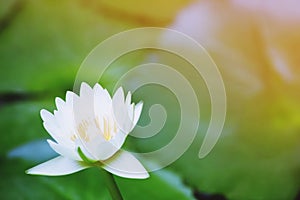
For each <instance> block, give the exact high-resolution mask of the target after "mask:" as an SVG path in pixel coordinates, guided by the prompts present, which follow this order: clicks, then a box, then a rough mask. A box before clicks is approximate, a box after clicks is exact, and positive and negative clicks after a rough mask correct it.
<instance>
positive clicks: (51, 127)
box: [40, 109, 65, 143]
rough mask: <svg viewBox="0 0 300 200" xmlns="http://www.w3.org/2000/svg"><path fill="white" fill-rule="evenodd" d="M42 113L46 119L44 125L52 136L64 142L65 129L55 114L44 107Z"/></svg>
mask: <svg viewBox="0 0 300 200" xmlns="http://www.w3.org/2000/svg"><path fill="white" fill-rule="evenodd" d="M40 115H41V117H42V119H43V121H44V123H43V125H44V128H45V129H46V130H47V132H48V133H49V134H50V135H51V137H52V138H53V139H54V140H55V141H57V142H60V143H64V141H65V139H64V136H63V135H62V134H61V133H62V132H63V131H62V130H61V128H60V127H59V125H58V124H57V122H56V119H55V116H54V115H53V114H52V113H50V112H49V111H47V110H45V109H42V110H41V112H40Z"/></svg>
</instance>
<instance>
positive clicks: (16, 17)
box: [0, 0, 300, 200]
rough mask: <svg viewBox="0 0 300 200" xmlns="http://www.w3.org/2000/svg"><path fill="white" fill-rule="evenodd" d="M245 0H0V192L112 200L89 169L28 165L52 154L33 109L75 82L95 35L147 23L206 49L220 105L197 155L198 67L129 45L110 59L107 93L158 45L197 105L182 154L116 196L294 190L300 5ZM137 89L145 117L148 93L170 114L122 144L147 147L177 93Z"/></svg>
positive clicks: (260, 195) (255, 194)
mask: <svg viewBox="0 0 300 200" xmlns="http://www.w3.org/2000/svg"><path fill="white" fill-rule="evenodd" d="M251 2H252V3H250V1H245V0H238V1H222V2H221V1H204V0H203V1H200V2H197V1H188V0H173V1H171V0H169V1H159V0H154V1H151V2H150V1H138V0H128V1H121V0H115V1H108V0H102V1H96V0H73V1H71V0H64V1H57V0H1V1H0V132H1V133H2V137H1V139H0V164H1V165H0V168H1V170H0V177H1V180H0V194H1V199H8V200H10V199H13V200H15V199H42V198H43V199H45V200H47V199H110V196H109V193H108V191H107V189H106V187H105V183H104V181H103V180H102V177H101V173H99V171H98V170H97V169H88V170H85V171H82V172H79V173H76V174H73V175H70V176H64V177H35V176H29V175H25V172H24V171H25V170H26V169H28V168H30V167H32V166H34V165H35V164H37V163H40V162H41V161H44V160H47V159H48V158H49V157H51V156H54V155H55V154H54V153H53V152H51V151H49V150H48V149H47V148H46V149H44V147H45V144H44V143H43V142H42V141H43V140H44V139H46V138H49V137H50V136H49V135H48V134H47V132H46V131H45V130H44V129H43V127H42V121H41V119H40V116H39V111H40V109H42V108H46V109H49V110H50V111H52V110H54V109H55V105H54V98H55V97H56V96H59V97H62V98H64V94H65V92H66V91H67V90H72V88H73V83H74V80H75V77H76V73H77V70H78V69H79V67H80V64H81V62H82V61H83V59H84V58H85V57H86V56H87V54H88V53H89V52H90V51H91V50H92V49H93V48H94V47H95V46H96V45H97V44H99V43H100V42H101V41H103V40H104V39H106V38H108V37H110V36H111V35H113V34H116V33H119V32H121V31H124V30H128V29H131V28H136V27H145V26H155V27H156V26H157V27H170V28H173V29H176V30H179V31H182V32H184V33H186V34H188V35H190V36H191V37H192V38H194V39H195V40H197V41H198V42H199V43H200V44H202V45H203V46H204V47H205V48H206V49H207V50H208V52H209V53H210V55H211V56H212V58H213V59H214V61H215V62H216V64H217V65H218V67H219V69H220V71H221V74H222V76H223V78H224V82H225V87H226V91H227V98H228V112H227V119H226V125H225V127H224V131H223V134H222V136H221V138H220V140H219V141H218V143H217V145H216V147H215V148H214V149H213V151H212V152H211V153H210V154H209V155H208V156H207V157H205V158H204V159H199V158H198V157H197V156H198V152H199V147H200V145H201V144H202V141H203V137H204V134H205V131H206V129H207V126H208V121H209V119H210V100H209V95H208V94H207V90H206V87H205V84H204V82H203V80H202V79H201V77H198V76H195V73H194V71H193V69H192V68H191V67H190V66H189V65H188V63H186V62H184V61H183V60H181V59H180V58H179V57H176V56H174V55H169V54H167V53H165V52H159V51H152V50H151V51H150V50H145V51H143V52H134V53H131V54H128V55H125V56H124V57H122V58H120V59H118V60H117V61H116V62H114V63H113V64H112V66H111V68H110V69H109V70H108V71H107V72H106V74H105V76H104V77H103V79H101V80H100V82H101V83H102V84H103V85H104V86H105V87H107V88H108V89H109V90H110V92H112V89H113V84H114V83H115V82H116V81H117V80H118V78H119V77H121V76H122V74H124V72H126V71H128V70H129V69H131V68H132V67H134V66H136V65H138V64H141V63H147V62H148V61H149V57H151V56H153V55H155V56H157V58H158V61H159V62H161V63H165V64H168V65H170V66H172V67H174V68H175V69H177V70H178V71H180V73H182V74H184V76H185V77H187V79H188V80H190V82H191V84H192V85H193V87H194V88H195V90H196V91H197V94H198V98H199V102H200V105H199V106H200V109H201V121H200V128H199V131H198V135H197V137H196V138H195V140H194V142H193V144H192V145H191V146H190V148H189V149H188V150H187V151H186V152H185V153H184V155H183V156H182V157H181V158H180V159H178V160H177V161H176V162H174V163H172V164H171V165H170V166H168V167H167V168H165V169H163V170H160V171H158V172H154V173H151V177H150V178H149V179H147V180H130V179H123V178H119V177H116V180H117V183H118V185H119V187H120V190H121V192H122V194H123V196H124V198H125V199H203V200H208V199H216V200H217V199H232V200H243V199H245V200H247V199H249V200H256V199H257V200H264V199H267V200H269V199H270V200H293V199H299V198H300V194H299V192H300V157H299V153H300V94H299V89H300V84H299V83H300V82H299V80H300V79H299V75H300V70H299V65H300V60H299V55H298V54H299V52H300V45H299V44H300V28H299V27H300V17H299V14H297V13H298V12H297V10H296V9H295V8H297V6H300V5H297V4H299V3H297V2H294V1H290V0H289V1H287V2H286V3H285V4H284V5H283V3H282V2H281V1H274V2H273V3H267V2H266V3H263V2H259V1H251ZM278 13H279V14H278ZM128 42H130V41H128ZM169 42H173V43H174V44H175V45H180V44H176V41H169ZM137 76H139V78H142V77H143V76H149V74H137ZM152 76H153V75H152ZM133 81H134V80H133ZM134 99H135V100H136V101H137V100H140V99H141V100H143V101H144V102H145V109H144V111H143V113H142V117H141V121H140V122H139V123H140V124H141V125H146V124H147V123H149V121H150V118H149V116H148V114H147V113H148V109H149V108H150V106H151V105H152V104H155V103H159V104H162V105H163V106H164V107H165V109H166V111H167V113H168V119H167V121H166V124H165V127H164V128H163V129H162V130H161V131H160V133H159V134H157V135H155V136H154V137H152V138H148V139H135V138H132V137H129V138H128V140H127V142H126V145H125V147H126V148H129V149H134V150H136V151H141V152H147V151H150V150H155V149H158V148H160V147H162V146H164V145H165V144H167V143H168V141H170V139H171V138H172V137H174V134H176V129H177V128H178V124H179V121H180V108H179V105H178V102H177V100H176V97H175V96H174V94H172V93H171V92H170V91H168V90H167V89H166V88H163V87H159V86H146V87H143V88H140V89H139V90H138V91H137V92H136V93H135V94H134ZM190 120H191V121H193V120H195V119H193V118H192V117H191V119H190ZM24 145H25V146H24ZM39 146H40V147H41V148H40V149H39V148H38V147H39ZM149 162H152V161H151V160H150V161H149ZM153 162H155V160H153Z"/></svg>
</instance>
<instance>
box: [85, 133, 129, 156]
mask: <svg viewBox="0 0 300 200" xmlns="http://www.w3.org/2000/svg"><path fill="white" fill-rule="evenodd" d="M126 137H127V134H125V133H122V132H121V131H119V132H118V133H116V135H115V136H114V137H113V138H112V139H111V140H109V141H106V140H104V139H99V138H98V139H97V141H95V142H93V143H90V145H89V149H90V150H91V151H92V152H93V156H95V157H96V160H106V159H109V158H111V157H112V156H113V155H114V154H115V153H116V152H117V151H119V150H120V149H121V147H122V146H123V144H124V142H125V139H126ZM92 147H94V148H92Z"/></svg>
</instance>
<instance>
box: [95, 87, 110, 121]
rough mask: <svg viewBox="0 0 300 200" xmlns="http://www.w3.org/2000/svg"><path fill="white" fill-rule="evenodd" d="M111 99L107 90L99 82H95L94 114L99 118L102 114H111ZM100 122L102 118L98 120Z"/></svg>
mask: <svg viewBox="0 0 300 200" xmlns="http://www.w3.org/2000/svg"><path fill="white" fill-rule="evenodd" d="M111 107H112V100H111V97H110V95H109V93H108V92H107V90H105V89H103V88H102V87H101V86H100V85H99V84H96V85H95V87H94V114H95V116H96V117H98V118H99V119H102V118H103V117H104V116H106V117H107V116H109V115H111ZM100 123H102V120H100Z"/></svg>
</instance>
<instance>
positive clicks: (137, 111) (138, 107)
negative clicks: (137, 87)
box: [132, 102, 143, 129]
mask: <svg viewBox="0 0 300 200" xmlns="http://www.w3.org/2000/svg"><path fill="white" fill-rule="evenodd" d="M142 109H143V102H139V103H138V104H136V106H135V107H134V119H133V127H132V129H133V128H134V127H135V125H136V124H137V122H138V121H139V119H140V116H141V113H142Z"/></svg>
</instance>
